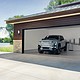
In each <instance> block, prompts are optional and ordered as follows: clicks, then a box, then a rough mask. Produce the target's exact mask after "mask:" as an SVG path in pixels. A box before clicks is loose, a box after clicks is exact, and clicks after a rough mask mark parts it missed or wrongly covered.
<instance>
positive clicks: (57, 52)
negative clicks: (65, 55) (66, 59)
mask: <svg viewBox="0 0 80 80" xmlns="http://www.w3.org/2000/svg"><path fill="white" fill-rule="evenodd" d="M61 52H62V49H61V44H59V45H58V49H57V50H56V53H55V54H56V55H59V54H61Z"/></svg>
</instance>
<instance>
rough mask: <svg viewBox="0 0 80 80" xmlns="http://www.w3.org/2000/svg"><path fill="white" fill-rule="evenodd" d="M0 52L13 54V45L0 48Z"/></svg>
mask: <svg viewBox="0 0 80 80" xmlns="http://www.w3.org/2000/svg"><path fill="white" fill-rule="evenodd" d="M0 52H13V45H10V46H8V47H0Z"/></svg>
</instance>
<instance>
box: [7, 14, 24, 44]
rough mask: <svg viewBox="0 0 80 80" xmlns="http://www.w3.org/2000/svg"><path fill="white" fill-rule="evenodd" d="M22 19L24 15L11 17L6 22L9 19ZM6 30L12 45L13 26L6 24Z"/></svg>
mask: <svg viewBox="0 0 80 80" xmlns="http://www.w3.org/2000/svg"><path fill="white" fill-rule="evenodd" d="M22 17H24V15H16V16H13V17H11V18H9V19H8V20H10V19H15V18H16V19H17V18H22ZM6 30H7V31H8V32H9V36H10V43H11V44H13V35H14V26H13V25H12V24H7V25H6Z"/></svg>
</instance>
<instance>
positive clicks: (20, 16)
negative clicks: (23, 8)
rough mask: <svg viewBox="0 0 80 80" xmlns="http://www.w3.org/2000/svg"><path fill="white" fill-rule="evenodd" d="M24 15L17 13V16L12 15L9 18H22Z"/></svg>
mask: <svg viewBox="0 0 80 80" xmlns="http://www.w3.org/2000/svg"><path fill="white" fill-rule="evenodd" d="M22 17H24V15H16V16H13V17H10V18H9V19H8V20H10V19H17V18H22Z"/></svg>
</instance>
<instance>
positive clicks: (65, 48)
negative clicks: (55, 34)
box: [64, 43, 67, 51]
mask: <svg viewBox="0 0 80 80" xmlns="http://www.w3.org/2000/svg"><path fill="white" fill-rule="evenodd" d="M64 51H67V43H66V44H65V47H64Z"/></svg>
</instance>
